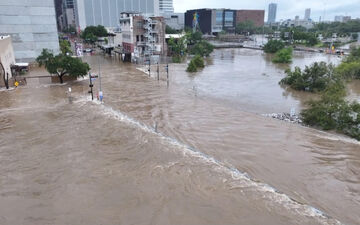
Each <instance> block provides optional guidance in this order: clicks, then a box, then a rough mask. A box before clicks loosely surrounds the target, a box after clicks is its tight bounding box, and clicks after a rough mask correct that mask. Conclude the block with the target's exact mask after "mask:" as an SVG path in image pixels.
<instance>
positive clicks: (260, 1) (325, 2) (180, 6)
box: [173, 0, 360, 21]
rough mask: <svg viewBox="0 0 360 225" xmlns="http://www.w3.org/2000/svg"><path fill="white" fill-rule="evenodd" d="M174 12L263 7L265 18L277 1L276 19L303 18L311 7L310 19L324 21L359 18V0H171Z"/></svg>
mask: <svg viewBox="0 0 360 225" xmlns="http://www.w3.org/2000/svg"><path fill="white" fill-rule="evenodd" d="M173 1H174V8H175V12H185V11H186V10H189V9H197V8H232V9H264V10H265V18H267V13H268V6H269V4H270V3H277V5H278V6H277V15H276V20H277V21H279V20H284V19H294V18H295V16H299V17H300V18H301V19H303V18H304V15H305V9H306V8H311V19H313V20H314V21H319V17H320V16H321V17H322V19H323V20H324V18H323V17H324V15H325V20H326V21H329V20H331V21H333V20H334V17H335V16H337V15H343V16H351V18H360V4H359V0H341V1H339V0H277V1H275V0H274V1H267V0H252V1H250V0H244V1H234V0H221V1H219V0H173Z"/></svg>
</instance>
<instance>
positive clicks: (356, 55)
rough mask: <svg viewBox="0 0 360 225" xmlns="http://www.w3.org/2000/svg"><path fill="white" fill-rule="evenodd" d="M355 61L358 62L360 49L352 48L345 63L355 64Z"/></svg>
mask: <svg viewBox="0 0 360 225" xmlns="http://www.w3.org/2000/svg"><path fill="white" fill-rule="evenodd" d="M355 61H360V47H359V48H352V49H351V52H350V55H349V56H348V57H346V59H345V62H355Z"/></svg>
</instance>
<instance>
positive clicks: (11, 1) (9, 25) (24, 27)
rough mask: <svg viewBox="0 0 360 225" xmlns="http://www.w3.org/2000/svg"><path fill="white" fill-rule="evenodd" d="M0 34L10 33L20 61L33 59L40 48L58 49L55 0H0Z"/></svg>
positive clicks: (39, 51) (55, 50)
mask: <svg viewBox="0 0 360 225" xmlns="http://www.w3.org/2000/svg"><path fill="white" fill-rule="evenodd" d="M0 35H10V36H11V37H12V43H13V47H14V52H15V58H16V60H17V61H19V62H31V61H34V60H35V58H36V57H37V56H39V55H40V53H41V51H42V49H43V48H47V49H50V50H52V51H53V52H54V53H58V52H59V40H58V32H57V25H56V16H55V7H54V0H31V1H30V0H1V1H0Z"/></svg>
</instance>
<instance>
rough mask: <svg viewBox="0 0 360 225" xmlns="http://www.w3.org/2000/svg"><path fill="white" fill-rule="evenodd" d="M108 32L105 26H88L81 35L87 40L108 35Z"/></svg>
mask: <svg viewBox="0 0 360 225" xmlns="http://www.w3.org/2000/svg"><path fill="white" fill-rule="evenodd" d="M107 35H108V32H107V30H106V29H105V27H104V26H101V25H98V26H88V27H86V28H85V30H84V31H83V32H82V33H81V37H82V38H83V39H84V40H86V39H89V38H92V37H94V36H95V37H107Z"/></svg>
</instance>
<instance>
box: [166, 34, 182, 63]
mask: <svg viewBox="0 0 360 225" xmlns="http://www.w3.org/2000/svg"><path fill="white" fill-rule="evenodd" d="M168 46H169V50H170V53H171V55H172V56H173V62H174V63H180V62H181V61H182V59H183V57H184V56H185V52H186V39H185V37H182V38H180V39H178V40H175V39H174V38H170V39H169V42H168Z"/></svg>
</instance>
